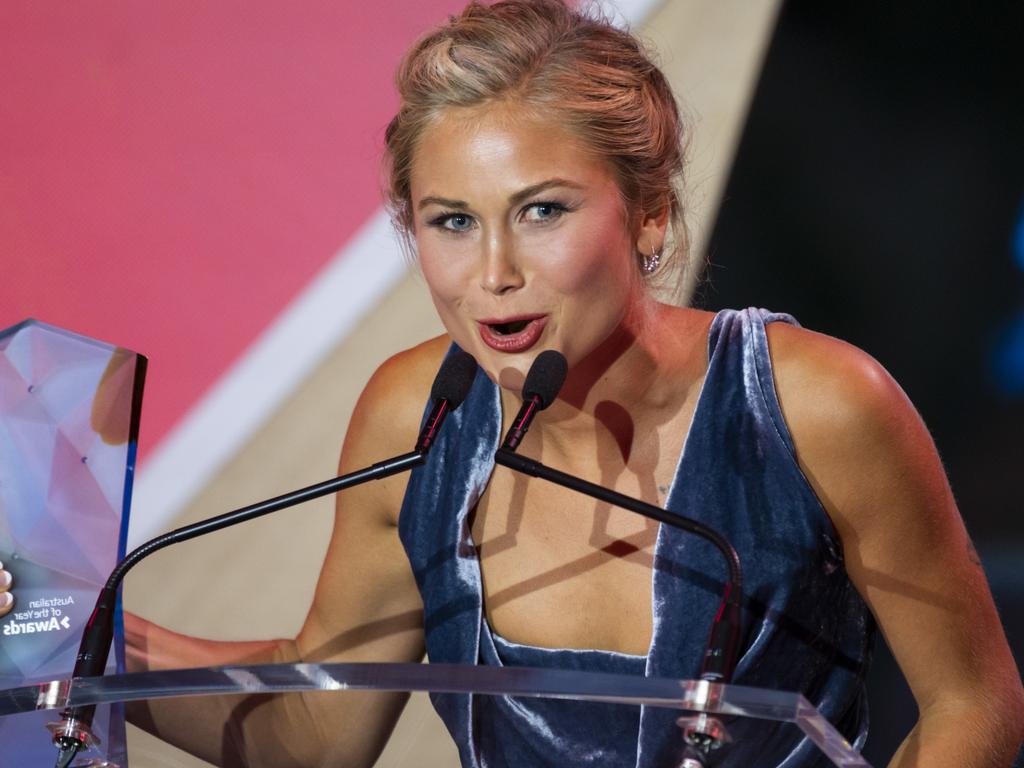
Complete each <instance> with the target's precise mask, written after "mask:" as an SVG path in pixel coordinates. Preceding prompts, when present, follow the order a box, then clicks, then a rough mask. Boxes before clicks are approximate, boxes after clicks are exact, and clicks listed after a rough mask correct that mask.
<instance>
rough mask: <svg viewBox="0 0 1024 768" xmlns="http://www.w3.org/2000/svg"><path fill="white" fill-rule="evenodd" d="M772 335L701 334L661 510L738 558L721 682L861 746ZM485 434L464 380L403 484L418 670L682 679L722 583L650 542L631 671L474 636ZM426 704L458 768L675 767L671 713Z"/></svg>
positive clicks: (765, 747)
mask: <svg viewBox="0 0 1024 768" xmlns="http://www.w3.org/2000/svg"><path fill="white" fill-rule="evenodd" d="M775 321H783V322H790V323H793V322H795V321H794V320H793V319H792V318H791V317H789V316H788V315H778V314H772V313H769V312H767V311H765V310H759V309H747V310H742V311H735V310H726V311H722V312H720V313H719V314H718V315H716V317H715V318H714V320H713V322H712V324H711V328H710V331H709V334H708V361H709V366H708V371H707V375H706V378H705V381H704V384H703V388H702V390H701V393H700V396H699V399H698V402H697V406H696V410H695V412H694V415H693V422H692V425H691V427H690V431H689V433H688V435H687V438H686V441H685V443H684V446H683V452H682V455H681V456H680V457H679V461H678V465H677V468H676V472H675V477H674V480H673V483H672V487H671V489H670V490H669V494H668V498H667V504H666V507H667V509H669V510H671V511H673V512H677V513H679V514H681V515H686V516H688V517H691V518H694V519H697V520H701V521H703V522H705V523H707V524H708V525H711V526H712V527H714V528H716V529H717V530H719V531H720V532H722V533H723V534H724V535H725V536H726V537H727V538H728V539H729V540H730V541H731V542H732V544H733V546H734V547H735V548H736V549H737V551H738V552H739V555H740V557H741V560H742V563H743V566H744V577H745V585H744V586H745V593H746V595H745V604H744V615H743V630H742V641H741V643H742V645H741V647H742V651H741V653H742V656H741V658H740V661H739V664H738V667H737V670H736V674H735V677H734V682H735V683H736V684H740V685H749V686H756V687H760V688H771V689H777V690H787V691H799V692H801V693H803V694H804V695H805V696H806V697H807V698H808V699H809V700H810V701H811V702H812V703H813V704H814V705H815V706H816V707H818V709H819V710H820V711H821V712H822V713H824V714H825V716H826V717H828V718H829V720H830V721H831V722H832V723H833V724H834V725H835V726H836V727H837V728H838V729H839V731H840V732H841V733H843V734H844V735H845V736H846V737H847V739H849V740H850V741H852V742H854V743H855V744H856V745H858V746H859V745H861V744H862V743H863V741H864V739H865V737H866V734H867V722H868V720H867V709H866V699H865V691H864V679H865V676H866V673H867V667H868V663H869V660H870V649H871V646H872V638H873V633H874V623H873V620H872V618H871V615H870V613H869V612H868V610H867V608H866V606H865V604H864V602H863V600H862V599H861V597H860V595H859V594H858V593H857V591H856V590H855V589H854V587H853V585H852V584H851V582H850V580H849V578H848V576H847V573H846V570H845V568H844V566H843V556H842V551H841V548H840V543H839V540H838V538H837V536H836V533H835V531H834V529H833V527H832V524H831V521H830V520H829V518H828V515H827V514H826V512H825V510H824V509H823V507H822V505H821V503H820V502H819V500H818V498H817V497H816V496H815V494H814V492H813V491H812V490H811V488H810V486H809V485H808V483H807V480H806V478H805V477H804V476H803V474H802V473H801V471H800V469H799V467H798V465H797V462H796V459H795V453H794V448H793V441H792V439H791V437H790V434H789V430H788V429H787V427H786V424H785V422H784V420H783V418H782V413H781V411H780V409H779V403H778V400H777V398H776V394H775V387H774V382H773V378H772V370H771V360H770V357H769V354H768V342H767V337H766V333H765V325H766V324H767V323H770V322H775ZM541 418H543V417H541ZM500 431H501V403H500V398H499V393H498V389H497V387H496V386H495V385H494V384H493V383H492V382H491V381H490V380H489V379H488V378H487V377H486V376H484V375H483V373H482V372H479V371H478V372H477V377H476V379H475V381H474V385H473V388H472V390H471V393H470V395H469V397H468V398H467V399H466V401H465V402H464V403H463V405H462V406H461V408H459V409H458V410H457V411H455V412H454V413H453V414H452V415H451V417H450V418H449V420H448V422H447V423H446V424H445V426H444V429H443V430H442V432H441V435H440V439H439V441H438V442H437V443H436V444H435V446H434V448H433V449H432V451H431V453H430V456H429V458H428V461H427V463H426V464H425V465H424V466H423V467H420V468H418V469H417V470H415V471H414V472H413V474H412V475H411V477H410V480H409V485H408V488H407V490H406V495H405V499H404V502H403V506H402V510H401V516H400V519H399V534H400V537H401V540H402V542H403V545H404V547H405V550H406V553H407V555H408V557H409V561H410V563H411V565H412V569H413V573H414V575H415V578H416V581H417V584H418V586H419V589H420V592H421V594H422V597H423V605H424V611H425V613H424V625H425V635H426V647H427V653H428V656H429V658H430V660H431V661H434V662H446V663H464V664H489V665H496V666H501V665H505V666H513V665H516V666H530V667H545V668H559V669H573V670H585V671H595V672H615V673H624V674H631V675H645V676H648V677H668V678H693V677H695V676H696V675H697V673H698V670H699V667H700V661H701V657H702V654H703V651H704V646H705V643H706V641H707V633H708V627H709V625H710V620H711V617H712V616H713V614H714V612H715V611H716V609H717V607H718V601H719V595H720V593H721V589H722V581H723V575H724V565H723V562H722V560H721V557H720V555H719V554H718V552H717V551H716V550H715V549H714V548H713V547H712V546H711V545H710V544H707V543H706V542H704V541H703V540H701V539H697V538H695V537H693V536H691V535H689V534H686V533H684V532H682V531H679V530H677V529H674V528H671V527H669V526H665V525H662V526H661V527H660V530H659V532H658V535H657V541H656V544H655V557H654V568H653V572H652V573H653V575H652V579H653V583H652V606H651V608H652V616H653V620H654V625H653V633H652V640H651V646H650V649H649V651H648V653H647V655H646V656H632V655H626V654H621V653H614V652H609V651H603V650H577V649H548V648H537V647H531V646H526V645H520V644H516V643H512V642H509V641H507V640H505V639H503V638H502V637H500V636H498V635H497V634H496V633H495V632H493V631H492V630H491V629H490V627H489V626H488V623H487V621H486V617H485V613H484V610H483V599H482V588H481V577H480V564H479V560H478V559H477V554H476V548H475V546H474V542H473V540H472V535H471V532H470V529H469V523H468V514H469V511H470V510H471V509H472V508H473V506H474V504H475V503H476V501H477V500H478V499H479V498H480V496H481V495H482V493H483V491H484V488H485V486H486V485H487V482H488V480H489V478H490V476H491V472H492V471H493V469H494V460H493V456H494V452H495V450H496V449H497V447H498V445H499V442H500V439H501V434H500ZM433 702H434V706H435V708H436V709H437V711H438V713H439V714H440V716H441V718H442V719H443V720H444V722H445V725H446V726H447V727H448V729H449V731H450V732H451V734H452V737H453V738H454V740H455V743H456V744H457V745H458V748H459V752H460V756H461V760H462V764H463V766H467V767H469V766H478V767H479V768H504V767H505V766H509V767H511V766H516V767H517V768H523V767H525V766H540V767H543V768H546V767H548V766H551V767H552V768H554V766H559V767H560V768H561V767H564V766H577V765H578V766H602V767H603V766H608V767H609V768H610V767H611V766H615V767H616V768H621V767H622V766H637V768H641V767H643V768H662V767H666V768H667V767H670V766H677V765H678V764H679V761H680V759H681V756H682V749H683V745H682V740H681V738H680V731H679V728H678V727H677V726H676V725H675V719H676V718H677V717H678V716H679V714H680V713H679V712H677V711H675V710H669V709H664V708H656V707H628V706H623V705H614V704H606V703H600V702H574V701H560V700H551V699H523V698H520V699H516V698H508V697H490V696H469V695H452V694H445V695H436V696H434V697H433ZM730 732H731V735H732V736H733V739H734V742H733V744H732V745H731V746H730V747H729V748H728V749H727V751H725V752H724V753H723V754H722V755H721V756H720V757H717V758H716V761H717V762H714V764H715V765H722V766H736V767H737V768H762V767H763V768H783V767H785V768H794V767H795V766H801V767H806V766H826V765H830V763H829V761H828V760H827V759H825V758H824V757H823V756H822V755H821V754H820V753H819V752H818V750H817V748H816V747H815V746H814V745H813V744H812V743H811V742H810V741H808V740H807V739H805V738H803V736H802V734H801V733H800V732H799V731H798V730H797V729H796V728H795V726H793V725H789V724H775V723H771V722H768V721H758V720H745V721H737V722H734V723H731V724H730Z"/></svg>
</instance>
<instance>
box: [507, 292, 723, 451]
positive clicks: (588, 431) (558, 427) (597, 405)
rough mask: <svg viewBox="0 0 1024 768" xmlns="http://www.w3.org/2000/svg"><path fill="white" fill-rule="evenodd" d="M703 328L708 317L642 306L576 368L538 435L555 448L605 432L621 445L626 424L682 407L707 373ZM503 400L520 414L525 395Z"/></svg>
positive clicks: (659, 306)
mask: <svg viewBox="0 0 1024 768" xmlns="http://www.w3.org/2000/svg"><path fill="white" fill-rule="evenodd" d="M699 329H705V330H706V323H704V322H702V315H701V313H696V312H692V311H689V310H680V309H678V308H675V307H669V306H666V305H663V304H656V303H654V302H649V303H646V304H644V305H642V307H641V308H640V309H638V310H637V311H636V312H634V313H633V314H632V315H631V316H629V317H627V318H624V320H623V321H622V322H621V323H620V324H619V325H618V326H617V327H616V329H615V330H614V331H613V332H612V333H611V334H610V335H609V336H608V338H607V339H605V341H604V342H603V343H602V344H600V345H599V346H598V347H597V348H596V349H594V350H593V351H592V352H591V353H590V354H589V355H587V357H585V358H584V359H583V360H580V361H579V362H578V363H576V364H575V365H574V366H573V367H572V368H571V369H570V370H569V375H568V376H567V378H566V381H565V385H564V386H563V387H562V390H561V392H560V393H559V396H558V399H557V400H556V401H555V402H554V403H553V404H552V405H551V407H550V408H549V409H548V410H547V411H545V413H544V415H543V416H542V417H540V418H538V420H537V422H538V423H537V426H536V427H534V429H537V430H538V433H539V436H543V439H544V440H545V441H551V442H552V443H553V444H555V445H565V446H568V445H571V444H572V442H573V441H574V440H578V439H579V438H580V436H581V435H593V433H594V431H595V429H598V428H599V427H603V429H606V430H608V431H610V432H611V433H612V434H613V435H615V436H616V439H617V440H618V438H619V437H620V436H619V433H620V432H623V431H624V426H623V425H627V424H628V425H629V427H630V429H629V431H630V432H631V431H632V429H633V428H635V425H639V424H647V423H649V422H650V419H649V418H648V417H649V416H651V415H656V416H660V415H661V414H662V413H663V412H664V410H665V409H666V408H667V409H675V408H678V406H679V404H680V403H681V402H682V400H684V399H685V398H686V396H687V393H688V391H689V389H690V387H691V385H693V384H695V383H696V382H697V381H698V380H699V379H700V378H701V377H702V375H703V372H704V367H705V349H706V333H702V332H700V331H699ZM698 358H699V359H698ZM503 397H504V398H506V400H505V411H506V413H515V411H516V409H517V408H518V404H519V397H518V396H517V395H515V394H513V393H510V392H507V391H506V392H504V393H503ZM620 442H621V441H620ZM629 442H631V441H629Z"/></svg>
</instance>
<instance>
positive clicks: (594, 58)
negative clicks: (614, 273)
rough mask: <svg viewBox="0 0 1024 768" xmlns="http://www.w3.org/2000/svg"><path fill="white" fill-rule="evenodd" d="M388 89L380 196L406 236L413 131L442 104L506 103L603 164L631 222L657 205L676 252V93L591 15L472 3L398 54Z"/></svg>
mask: <svg viewBox="0 0 1024 768" xmlns="http://www.w3.org/2000/svg"><path fill="white" fill-rule="evenodd" d="M396 84H397V86H398V92H399V95H400V97H401V107H400V109H399V111H398V114H397V115H395V117H394V118H393V119H392V120H391V122H390V124H389V125H388V128H387V132H386V134H385V139H386V157H385V164H386V165H385V167H386V172H387V176H388V179H387V185H388V186H387V189H386V197H387V202H388V207H389V209H390V213H391V215H392V218H393V220H394V222H395V224H396V227H397V228H398V230H399V232H400V233H401V234H402V235H403V237H404V238H405V239H406V242H407V243H409V244H411V243H412V233H413V211H412V200H411V189H410V176H411V171H412V163H413V157H414V155H415V152H416V147H417V142H418V140H419V137H420V136H421V135H422V133H423V131H424V129H426V128H428V127H429V126H430V125H431V124H432V123H433V122H434V121H436V120H437V119H438V118H439V117H440V116H441V115H442V114H443V113H444V112H445V111H446V110H448V109H451V108H452V107H475V106H481V105H486V104H488V103H491V102H500V101H508V102H514V103H516V104H517V105H521V106H522V107H524V108H525V109H527V110H530V111H533V112H534V113H535V114H537V115H544V116H553V117H554V119H555V120H557V121H560V122H561V123H562V124H563V125H565V126H566V128H568V129H569V130H570V131H572V132H573V133H574V134H575V135H576V136H577V137H578V138H579V139H580V141H581V143H582V145H583V146H584V147H585V148H587V149H588V150H589V151H591V152H593V153H594V154H595V156H597V157H600V158H603V159H605V160H607V161H608V162H609V163H611V166H612V168H613V169H614V172H615V174H616V176H617V182H618V187H619V191H620V193H621V195H622V197H623V202H624V203H625V209H626V211H627V214H628V215H629V217H630V223H631V224H632V223H637V224H638V223H639V222H640V221H642V219H643V218H645V217H646V216H648V215H652V214H657V213H659V212H660V211H662V210H663V208H664V206H665V205H666V204H667V205H668V208H669V221H670V225H671V231H672V239H673V240H674V242H675V247H674V248H673V249H672V250H674V251H675V252H676V253H683V252H685V246H686V230H685V224H684V221H683V217H682V210H681V205H680V200H679V195H678V192H677V189H676V183H677V181H681V178H682V171H683V148H682V141H681V140H682V127H681V121H680V118H679V111H678V109H677V106H676V102H675V98H674V97H673V95H672V91H671V89H670V88H669V85H668V82H667V81H666V80H665V77H664V75H663V74H662V73H661V71H660V70H659V69H658V68H657V67H656V66H655V65H654V64H653V63H652V61H651V59H650V57H649V56H648V55H647V54H646V53H645V51H644V50H643V48H642V47H641V45H640V43H639V42H638V41H637V39H636V38H634V37H633V36H632V35H631V34H629V33H628V32H625V31H623V30H621V29H618V28H616V27H614V26H612V24H611V23H609V22H608V21H607V20H606V19H604V18H601V17H599V16H598V15H597V14H596V13H595V12H587V11H584V10H578V9H575V8H570V7H568V6H566V5H565V3H563V2H562V1H561V0H502V2H497V3H495V4H493V5H483V4H481V3H479V2H475V1H474V2H471V3H470V4H469V5H468V6H466V8H465V10H463V12H462V13H461V14H460V15H458V16H452V17H451V18H450V19H449V21H448V23H447V24H445V25H443V26H441V27H439V28H438V29H436V30H434V31H433V32H431V33H429V34H427V35H426V36H425V37H424V38H422V39H421V40H420V41H419V42H418V43H416V44H415V45H414V46H413V47H412V48H411V49H410V50H409V51H408V52H407V53H406V55H405V57H404V58H403V60H402V63H401V65H400V66H399V69H398V72H397V75H396ZM665 251H666V253H664V254H663V256H662V264H663V265H664V264H665V259H666V257H668V256H669V255H670V254H669V253H668V251H669V248H668V247H666V249H665ZM660 271H664V266H663V267H662V270H660Z"/></svg>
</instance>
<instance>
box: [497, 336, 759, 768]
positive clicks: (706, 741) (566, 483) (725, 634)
mask: <svg viewBox="0 0 1024 768" xmlns="http://www.w3.org/2000/svg"><path fill="white" fill-rule="evenodd" d="M566 370H567V364H566V361H565V358H564V357H563V356H562V355H561V354H560V353H558V352H554V351H547V352H542V353H541V354H540V355H538V356H537V359H536V360H534V362H533V366H531V368H530V371H529V373H527V375H526V384H525V385H524V386H523V405H522V407H521V408H520V409H519V413H518V415H517V416H516V419H515V421H514V422H513V423H512V427H511V428H510V429H509V431H508V434H507V435H506V436H505V440H504V442H503V443H502V444H501V447H500V448H498V450H497V451H496V452H495V454H494V461H495V463H496V464H501V465H502V466H504V467H508V468H509V469H513V470H515V471H517V472H522V473H524V474H527V475H530V476H532V477H539V478H541V479H543V480H547V481H549V482H552V483H555V484H556V485H561V486H562V487H564V488H569V489H570V490H574V491H578V492H580V493H583V494H586V495H587V496H590V497H591V498H594V499H598V500H600V501H604V502H607V503H609V504H614V505H615V506H617V507H622V508H623V509H628V510H630V511H631V512H636V513H637V514H640V515H643V516H644V517H648V518H650V519H652V520H657V521H658V522H660V523H665V524H666V525H671V526H673V527H675V528H679V529H681V530H684V531H687V532H688V533H693V534H695V535H697V536H700V537H701V538H703V539H705V540H707V541H709V542H711V543H712V544H713V545H714V546H715V547H716V548H717V549H718V551H719V552H720V553H721V554H722V557H723V558H725V562H726V567H727V568H728V571H729V578H728V580H727V581H726V582H725V586H724V588H723V590H722V602H721V604H720V605H719V607H718V611H717V612H716V614H715V617H714V619H713V621H712V623H711V632H710V636H709V638H708V643H707V647H706V649H705V651H704V658H703V660H702V661H701V669H700V679H701V680H705V681H707V682H712V683H729V682H731V681H732V675H733V672H734V671H735V669H736V656H737V654H738V651H739V631H740V607H741V605H742V603H743V570H742V568H741V566H740V558H739V554H738V553H737V552H736V550H735V549H734V548H733V546H732V545H731V544H730V543H729V542H728V540H727V539H726V538H725V537H724V536H722V534H720V533H719V532H718V531H716V530H715V529H713V528H711V527H710V526H707V525H704V524H703V523H701V522H699V521H697V520H692V519H690V518H688V517H683V516H682V515H677V514H674V513H670V512H668V511H666V510H664V509H662V508H661V507H656V506H654V505H653V504H648V503H647V502H645V501H641V500H640V499H636V498H633V497H632V496H626V495H625V494H622V493H619V492H618V491H613V490H612V489H610V488H605V487H604V486H601V485H597V484H596V483H591V482H588V481H587V480H583V479H582V478H579V477H575V476H574V475H570V474H568V473H566V472H561V471H559V470H557V469H552V468H551V467H547V466H545V465H544V464H541V463H540V462H539V461H534V460H533V459H529V458H526V457H524V456H520V455H519V454H517V453H516V452H515V451H516V448H518V446H519V443H520V442H521V440H522V437H523V435H525V434H526V430H527V429H528V428H529V426H530V422H532V421H533V417H534V416H535V415H536V414H537V412H538V411H541V410H543V409H544V408H546V407H547V406H548V405H550V404H551V403H552V402H553V401H554V399H555V398H556V397H557V396H558V390H559V389H560V388H561V386H562V384H563V383H564V382H565V376H566ZM535 372H536V373H535ZM679 725H680V727H681V728H682V729H683V738H684V740H685V742H686V744H687V750H686V754H687V759H686V760H685V761H684V763H683V765H684V766H685V768H691V766H693V768H698V767H699V766H703V765H704V764H705V760H706V758H707V755H708V753H709V752H711V751H712V750H716V749H719V748H721V747H722V746H723V745H724V744H725V743H727V742H728V740H729V737H728V734H727V733H726V732H725V728H724V727H723V726H722V724H721V722H720V721H718V720H717V719H715V718H713V717H710V716H708V715H706V714H701V715H698V716H696V717H693V718H680V720H679Z"/></svg>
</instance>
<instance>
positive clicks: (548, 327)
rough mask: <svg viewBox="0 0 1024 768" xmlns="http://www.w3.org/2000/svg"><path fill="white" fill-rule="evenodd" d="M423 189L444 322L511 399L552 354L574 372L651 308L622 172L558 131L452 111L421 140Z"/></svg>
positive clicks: (421, 207)
mask: <svg viewBox="0 0 1024 768" xmlns="http://www.w3.org/2000/svg"><path fill="white" fill-rule="evenodd" d="M411 189H412V209H413V220H414V226H415V235H416V243H417V248H418V251H419V258H420V262H421V265H422V269H423V274H424V276H425V278H426V281H427V285H428V286H429V288H430V292H431V295H432V297H433V300H434V304H435V305H436V307H437V311H438V312H439V314H440V316H441V320H442V322H443V323H444V325H445V327H446V328H447V329H448V332H449V334H450V335H451V336H452V338H453V339H454V340H455V342H456V343H458V345H459V346H460V347H462V348H463V349H465V350H466V351H467V352H469V353H470V354H472V355H473V357H475V358H476V360H477V362H478V363H479V364H480V366H481V367H482V368H483V369H484V371H485V372H486V373H487V374H488V376H490V377H491V379H492V380H494V381H496V382H498V383H499V384H500V385H501V386H503V387H507V388H511V389H516V390H518V389H519V388H521V387H522V384H523V379H524V377H525V374H526V371H527V370H529V367H530V364H531V363H532V362H533V359H534V358H535V357H536V356H537V354H538V353H539V352H541V351H542V350H546V349H556V350H558V351H560V352H562V354H564V355H565V356H566V358H567V359H568V361H569V365H570V367H571V366H572V365H574V364H575V363H577V362H578V361H579V360H580V359H582V358H583V357H584V356H585V355H587V354H588V353H590V352H592V351H593V350H594V349H595V348H597V347H598V345H600V344H601V342H603V341H604V340H605V339H607V338H608V337H609V335H610V334H611V333H612V331H613V330H615V328H616V327H617V326H618V325H619V324H620V323H621V322H622V321H623V319H624V318H625V317H626V315H627V313H628V312H629V310H630V309H631V308H632V307H633V306H634V305H635V304H636V303H637V302H638V301H640V300H641V297H642V296H643V288H642V286H641V284H640V280H639V277H638V275H637V268H636V261H635V258H636V257H635V253H636V249H637V243H636V242H635V238H634V236H633V235H631V233H630V230H629V226H628V223H627V216H626V213H625V210H624V206H623V203H622V198H621V196H620V195H619V190H618V187H617V185H616V182H615V178H614V176H613V174H612V171H611V169H610V167H609V166H608V164H606V163H604V162H602V161H600V160H597V159H595V158H594V157H592V156H591V155H589V154H587V153H586V152H585V151H584V149H583V148H582V147H581V146H580V144H579V143H578V142H577V140H575V139H574V137H573V136H572V135H571V134H570V133H569V132H568V131H567V130H566V129H564V128H562V127H561V126H559V125H558V124H557V123H554V122H551V121H547V120H544V119H538V118H536V117H532V116H528V115H526V114H524V113H523V112H522V111H517V110H516V109H515V108H514V107H507V106H494V107H490V108H487V109H472V110H471V109H465V110H451V111H449V112H447V113H445V115H444V116H443V117H442V118H441V119H439V120H438V122H436V123H435V124H433V125H432V126H431V127H430V128H429V129H427V130H426V131H425V132H424V133H423V135H422V136H421V137H420V142H419V144H418V146H417V150H416V155H415V158H414V162H413V167H412V175H411Z"/></svg>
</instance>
